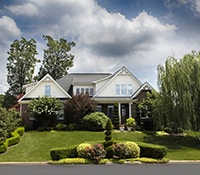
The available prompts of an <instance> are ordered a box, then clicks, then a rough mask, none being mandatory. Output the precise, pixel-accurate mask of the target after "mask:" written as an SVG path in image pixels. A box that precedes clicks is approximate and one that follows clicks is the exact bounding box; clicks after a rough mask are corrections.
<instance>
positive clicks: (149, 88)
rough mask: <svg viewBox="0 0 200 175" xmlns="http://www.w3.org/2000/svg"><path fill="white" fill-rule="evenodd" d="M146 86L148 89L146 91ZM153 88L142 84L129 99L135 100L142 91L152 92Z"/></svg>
mask: <svg viewBox="0 0 200 175" xmlns="http://www.w3.org/2000/svg"><path fill="white" fill-rule="evenodd" d="M145 86H147V87H148V88H147V89H146V87H145ZM153 89H154V88H153V87H152V86H151V85H150V84H149V83H148V82H145V83H144V84H142V86H140V87H139V89H138V90H137V91H136V92H134V93H133V95H132V96H131V98H132V99H133V98H135V97H137V96H138V94H139V93H140V92H141V91H142V90H153Z"/></svg>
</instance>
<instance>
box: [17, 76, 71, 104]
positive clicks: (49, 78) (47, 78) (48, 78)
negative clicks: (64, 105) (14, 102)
mask: <svg viewBox="0 0 200 175" xmlns="http://www.w3.org/2000/svg"><path fill="white" fill-rule="evenodd" d="M45 80H46V81H52V82H53V83H54V84H55V85H56V86H57V87H58V88H59V89H60V90H61V91H62V92H63V93H64V94H65V95H66V96H67V98H71V96H70V95H69V94H68V93H67V92H66V91H65V90H64V89H63V88H62V87H61V86H60V85H59V84H58V83H57V82H56V81H55V80H54V79H53V78H52V77H51V76H50V75H49V74H46V75H45V76H44V77H43V78H42V79H41V80H40V81H38V82H37V83H36V84H35V85H34V86H33V87H32V88H31V89H30V90H29V91H28V92H27V93H26V94H25V95H24V96H22V97H21V98H20V99H19V100H18V102H19V103H21V102H22V100H23V99H24V98H26V97H27V96H28V95H29V94H30V93H31V92H32V91H33V90H34V89H35V88H36V87H37V86H38V85H39V84H41V82H43V81H45ZM26 86H28V85H26Z"/></svg>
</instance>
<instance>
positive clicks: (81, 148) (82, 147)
mask: <svg viewBox="0 0 200 175" xmlns="http://www.w3.org/2000/svg"><path fill="white" fill-rule="evenodd" d="M91 148H92V145H91V144H89V143H81V144H79V145H78V146H77V148H76V150H77V155H78V157H82V158H87V152H86V150H87V149H91Z"/></svg>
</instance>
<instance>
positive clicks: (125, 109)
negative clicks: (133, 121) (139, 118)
mask: <svg viewBox="0 0 200 175" xmlns="http://www.w3.org/2000/svg"><path fill="white" fill-rule="evenodd" d="M114 104H117V106H118V113H119V122H120V124H125V123H126V119H127V118H129V117H132V114H133V113H132V102H128V103H125V102H113V103H111V102H110V103H97V111H100V112H103V113H104V114H106V115H107V116H108V117H109V118H110V119H111V120H112V119H113V112H114Z"/></svg>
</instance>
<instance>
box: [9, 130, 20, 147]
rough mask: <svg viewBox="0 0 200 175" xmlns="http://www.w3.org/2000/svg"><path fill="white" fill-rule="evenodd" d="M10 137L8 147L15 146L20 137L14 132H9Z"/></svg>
mask: <svg viewBox="0 0 200 175" xmlns="http://www.w3.org/2000/svg"><path fill="white" fill-rule="evenodd" d="M11 135H12V137H10V138H8V139H7V141H8V146H11V145H15V144H17V143H19V140H20V135H19V134H18V133H17V131H16V130H15V131H14V132H11Z"/></svg>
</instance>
